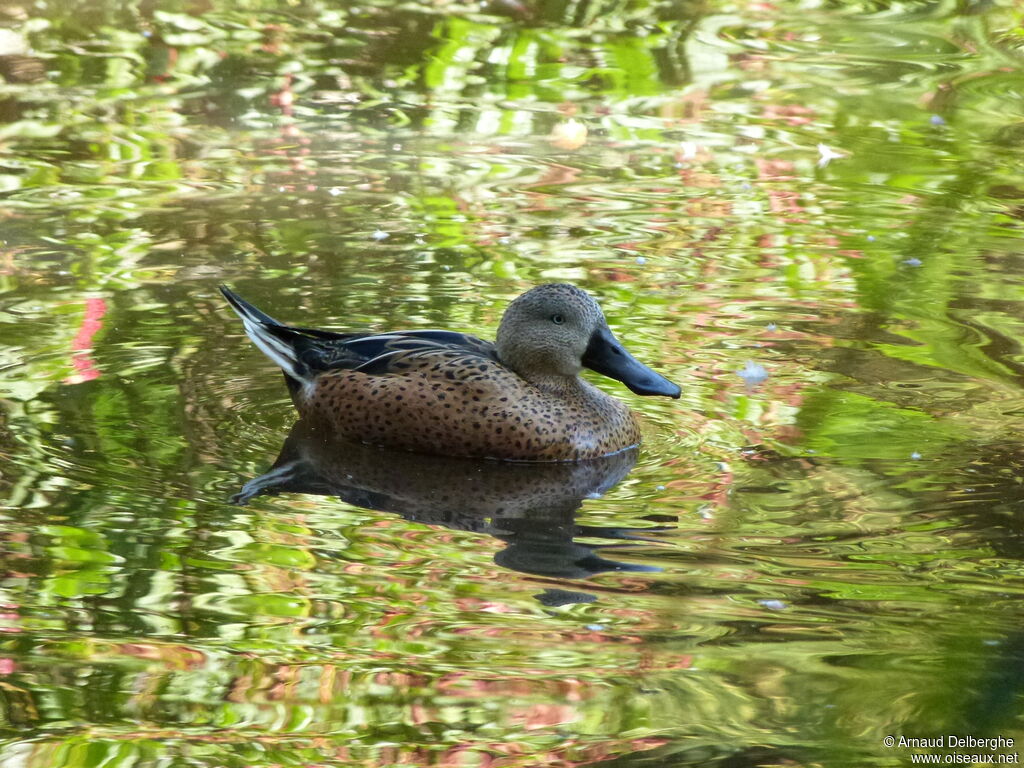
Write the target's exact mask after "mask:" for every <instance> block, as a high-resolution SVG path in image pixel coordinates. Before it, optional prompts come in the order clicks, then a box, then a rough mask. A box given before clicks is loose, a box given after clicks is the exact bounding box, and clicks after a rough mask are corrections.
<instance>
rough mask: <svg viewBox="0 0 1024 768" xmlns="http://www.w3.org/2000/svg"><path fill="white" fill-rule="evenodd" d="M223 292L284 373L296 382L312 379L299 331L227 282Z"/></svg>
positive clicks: (250, 333) (248, 331)
mask: <svg viewBox="0 0 1024 768" xmlns="http://www.w3.org/2000/svg"><path fill="white" fill-rule="evenodd" d="M220 292H221V293H222V294H223V295H224V298H225V299H227V300H228V303H229V304H230V305H231V307H232V309H234V310H235V312H237V313H238V316H239V317H241V318H242V325H243V326H244V327H245V333H246V335H247V336H248V337H249V338H250V339H252V343H253V344H255V345H256V346H257V347H259V349H260V351H261V352H263V354H265V355H266V356H267V357H269V358H270V359H271V360H273V361H274V362H275V363H277V364H278V365H279V366H281V368H282V369H283V370H284V372H285V374H286V375H287V376H288V377H289V378H292V379H294V380H295V381H296V382H298V383H302V384H305V383H308V382H310V381H311V380H312V372H311V371H310V369H309V366H307V365H306V364H305V363H303V362H302V361H301V360H300V359H299V348H298V347H297V344H298V343H299V342H300V340H301V339H303V334H302V333H301V332H300V331H298V330H295V329H292V328H289V327H288V326H287V325H283V324H282V323H279V322H277V320H275V319H274V318H272V317H271V316H270V315H268V314H265V313H263V312H261V311H260V310H258V309H256V307H254V306H253V305H252V304H250V303H249V302H247V301H246V300H245V299H243V298H242V297H241V296H239V295H238V294H237V293H235V292H234V291H232V290H231V289H230V288H228V287H227V286H226V285H222V286H220Z"/></svg>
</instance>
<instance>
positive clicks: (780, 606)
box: [757, 600, 786, 611]
mask: <svg viewBox="0 0 1024 768" xmlns="http://www.w3.org/2000/svg"><path fill="white" fill-rule="evenodd" d="M757 602H759V603H760V604H761V605H763V606H764V607H765V608H768V609H769V610H772V611H784V610H786V604H785V603H784V602H782V601H781V600H758V601H757Z"/></svg>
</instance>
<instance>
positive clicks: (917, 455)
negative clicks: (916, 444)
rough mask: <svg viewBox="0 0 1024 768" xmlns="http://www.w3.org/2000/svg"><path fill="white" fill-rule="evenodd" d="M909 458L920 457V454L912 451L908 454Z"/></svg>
mask: <svg viewBox="0 0 1024 768" xmlns="http://www.w3.org/2000/svg"><path fill="white" fill-rule="evenodd" d="M910 458H912V459H920V458H921V454H920V453H918V452H917V451H914V452H913V453H912V454H910Z"/></svg>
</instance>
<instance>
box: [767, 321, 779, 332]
mask: <svg viewBox="0 0 1024 768" xmlns="http://www.w3.org/2000/svg"><path fill="white" fill-rule="evenodd" d="M765 328H767V329H768V330H769V331H775V330H778V328H779V326H777V325H776V324H775V323H768V325H766V326H765Z"/></svg>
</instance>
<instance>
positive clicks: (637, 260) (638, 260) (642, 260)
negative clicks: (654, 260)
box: [636, 256, 647, 266]
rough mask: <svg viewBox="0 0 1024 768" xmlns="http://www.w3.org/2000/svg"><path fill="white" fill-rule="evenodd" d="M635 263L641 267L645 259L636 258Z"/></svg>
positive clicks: (641, 257)
mask: <svg viewBox="0 0 1024 768" xmlns="http://www.w3.org/2000/svg"><path fill="white" fill-rule="evenodd" d="M636 263H637V264H639V265H641V266H643V265H644V264H646V263H647V259H645V258H644V257H643V256H637V257H636Z"/></svg>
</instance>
